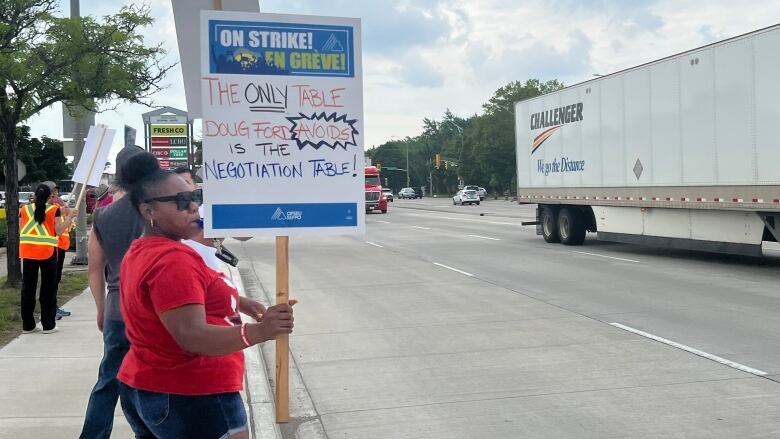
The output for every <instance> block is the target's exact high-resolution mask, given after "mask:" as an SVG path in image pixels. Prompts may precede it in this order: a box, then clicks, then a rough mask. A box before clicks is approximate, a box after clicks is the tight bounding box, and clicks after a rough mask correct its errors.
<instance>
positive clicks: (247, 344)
mask: <svg viewBox="0 0 780 439" xmlns="http://www.w3.org/2000/svg"><path fill="white" fill-rule="evenodd" d="M246 325H247V323H242V324H241V340H243V341H244V344H245V345H246V347H249V346H252V343H249V339H248V338H247V337H246Z"/></svg>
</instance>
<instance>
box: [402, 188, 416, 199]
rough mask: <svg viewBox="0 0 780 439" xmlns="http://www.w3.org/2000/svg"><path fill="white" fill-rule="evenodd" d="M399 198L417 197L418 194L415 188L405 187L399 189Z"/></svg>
mask: <svg viewBox="0 0 780 439" xmlns="http://www.w3.org/2000/svg"><path fill="white" fill-rule="evenodd" d="M398 198H401V199H405V198H411V199H414V198H417V194H415V193H414V189H412V188H410V187H405V188H403V189H401V190H400V191H398Z"/></svg>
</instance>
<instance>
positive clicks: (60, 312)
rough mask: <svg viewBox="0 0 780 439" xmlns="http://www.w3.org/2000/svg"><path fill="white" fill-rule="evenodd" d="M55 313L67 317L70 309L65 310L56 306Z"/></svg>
mask: <svg viewBox="0 0 780 439" xmlns="http://www.w3.org/2000/svg"><path fill="white" fill-rule="evenodd" d="M57 315H58V316H62V317H68V316H70V311H65V310H64V309H62V308H60V307H57Z"/></svg>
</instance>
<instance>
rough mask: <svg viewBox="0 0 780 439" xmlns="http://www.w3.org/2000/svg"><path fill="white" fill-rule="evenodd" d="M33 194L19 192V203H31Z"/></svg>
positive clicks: (22, 204) (21, 204)
mask: <svg viewBox="0 0 780 439" xmlns="http://www.w3.org/2000/svg"><path fill="white" fill-rule="evenodd" d="M33 195H34V193H33V192H19V205H20V206H24V205H25V204H30V203H32V198H33Z"/></svg>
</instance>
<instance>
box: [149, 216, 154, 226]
mask: <svg viewBox="0 0 780 439" xmlns="http://www.w3.org/2000/svg"><path fill="white" fill-rule="evenodd" d="M150 222H151V223H152V228H154V218H152V219H151V221H150Z"/></svg>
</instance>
